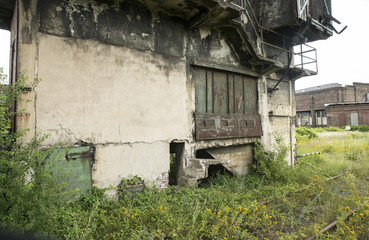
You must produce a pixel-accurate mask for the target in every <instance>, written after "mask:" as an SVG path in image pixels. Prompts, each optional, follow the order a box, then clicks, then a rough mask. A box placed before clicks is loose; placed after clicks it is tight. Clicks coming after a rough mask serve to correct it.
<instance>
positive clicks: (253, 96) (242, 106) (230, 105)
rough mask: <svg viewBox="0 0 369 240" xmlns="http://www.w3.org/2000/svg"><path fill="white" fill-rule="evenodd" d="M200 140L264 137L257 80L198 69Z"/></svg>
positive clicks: (197, 122)
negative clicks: (259, 110)
mask: <svg viewBox="0 0 369 240" xmlns="http://www.w3.org/2000/svg"><path fill="white" fill-rule="evenodd" d="M193 79H194V81H195V107H196V109H195V112H196V113H195V117H196V139H198V140H201V139H219V138H235V137H254V136H261V135H262V131H261V123H260V116H259V115H258V94H257V80H256V79H255V78H251V77H248V76H246V75H242V74H238V73H233V72H227V71H220V70H215V69H209V68H202V67H195V68H194V73H193Z"/></svg>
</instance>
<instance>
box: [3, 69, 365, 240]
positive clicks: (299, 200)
mask: <svg viewBox="0 0 369 240" xmlns="http://www.w3.org/2000/svg"><path fill="white" fill-rule="evenodd" d="M0 76H1V72H0ZM11 89H12V88H9V90H11ZM20 91H21V86H18V89H15V90H14V93H13V94H12V95H13V99H12V101H14V99H16V97H17V94H18V93H19V92H20ZM7 100H11V99H10V98H7ZM10 105H11V101H10V102H9V104H8V106H10ZM1 113H2V115H1V126H0V130H1V132H2V133H3V135H2V136H1V138H0V140H1V141H0V143H1V145H0V146H1V148H0V150H1V155H0V161H1V165H0V183H1V184H0V193H1V194H0V206H1V209H0V223H1V225H2V226H5V227H6V228H7V229H16V230H17V231H18V232H22V231H24V232H25V233H33V234H36V235H42V236H43V237H45V238H55V239H305V238H308V237H312V236H315V235H317V234H320V233H321V229H323V227H324V226H326V225H328V224H329V223H331V222H333V221H336V222H337V227H336V228H335V229H333V230H332V231H330V232H327V233H325V234H324V235H323V236H322V235H321V236H322V238H323V239H357V238H359V239H366V238H365V237H367V236H369V226H368V222H369V216H368V215H369V197H368V193H369V184H368V181H369V158H368V156H369V133H360V132H355V133H352V132H343V133H342V134H326V135H320V136H319V137H317V136H316V134H314V132H311V131H314V130H311V129H309V130H303V131H301V132H300V133H299V134H300V135H301V136H305V137H301V138H300V139H299V140H298V142H297V150H298V152H297V153H298V154H302V153H310V152H317V151H319V152H321V154H320V155H312V156H307V157H304V158H299V159H298V162H297V165H296V166H295V167H292V166H288V165H287V164H286V163H285V162H284V159H285V156H286V155H287V154H288V152H287V151H288V149H289V146H288V145H286V144H285V143H284V141H283V139H282V138H281V137H280V136H279V135H276V138H275V142H276V144H275V145H274V146H273V149H274V151H273V152H271V153H265V151H264V148H263V146H262V145H261V144H259V143H257V144H256V145H255V148H254V151H255V156H256V158H257V160H258V161H257V162H255V163H254V167H253V169H254V172H253V173H250V174H249V175H247V176H246V177H240V176H233V177H232V176H228V175H216V176H215V177H213V178H211V179H209V181H208V183H207V185H205V186H203V187H201V188H200V187H184V188H181V189H176V188H174V187H169V188H168V189H165V190H162V191H159V190H157V189H156V188H155V187H153V188H146V189H145V190H144V191H143V192H142V193H139V194H134V195H132V194H131V193H129V192H128V191H127V190H125V187H126V186H127V185H130V184H137V183H141V182H140V179H139V178H134V179H131V180H123V181H122V184H121V186H120V187H119V189H120V190H121V191H120V196H119V200H116V201H113V200H108V199H107V197H106V196H105V194H104V190H103V189H97V188H93V189H92V194H91V195H90V196H82V197H80V198H79V199H77V200H74V201H70V202H65V201H64V200H65V198H63V196H65V192H64V191H63V185H60V183H59V184H58V182H57V181H55V179H53V178H52V177H51V174H50V171H49V170H48V169H47V168H46V166H47V164H44V159H45V157H44V156H43V155H44V154H47V152H46V153H45V151H40V150H39V149H38V144H39V143H40V141H42V139H39V140H37V139H35V141H33V142H31V143H30V144H28V145H22V141H21V139H22V133H21V132H19V133H16V134H15V135H12V134H8V133H9V129H10V122H9V117H11V116H5V115H4V114H7V111H2V112H1ZM13 114H14V113H13ZM5 133H6V134H5ZM306 136H307V137H306ZM30 168H31V169H33V170H34V172H33V173H32V172H31V173H28V171H29V170H30ZM27 174H31V179H30V180H27V181H26V180H25V179H26V178H25V177H26V176H27ZM337 175H338V176H337ZM334 176H337V177H334ZM332 177H333V178H332ZM357 207H359V209H358V210H357V211H356V212H354V211H353V209H356V208H357ZM350 214H352V216H351V217H350V218H349V219H347V217H348V216H349V215H350Z"/></svg>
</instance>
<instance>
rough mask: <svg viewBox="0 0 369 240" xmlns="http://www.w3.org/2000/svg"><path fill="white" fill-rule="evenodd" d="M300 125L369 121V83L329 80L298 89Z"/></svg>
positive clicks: (342, 124) (316, 125)
mask: <svg viewBox="0 0 369 240" xmlns="http://www.w3.org/2000/svg"><path fill="white" fill-rule="evenodd" d="M296 112H297V116H296V123H297V125H298V126H312V127H319V126H334V127H342V126H346V125H353V126H357V125H369V83H360V82H354V83H353V84H352V85H346V86H345V85H341V84H338V83H332V84H326V85H321V86H316V87H312V88H306V89H301V90H297V91H296Z"/></svg>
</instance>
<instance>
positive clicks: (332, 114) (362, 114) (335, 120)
mask: <svg viewBox="0 0 369 240" xmlns="http://www.w3.org/2000/svg"><path fill="white" fill-rule="evenodd" d="M326 111H327V118H328V119H327V120H328V126H335V127H341V126H342V124H340V114H341V115H344V116H345V118H346V122H347V125H351V116H350V114H351V113H358V122H359V125H369V119H368V118H369V103H360V104H347V105H333V106H327V107H326Z"/></svg>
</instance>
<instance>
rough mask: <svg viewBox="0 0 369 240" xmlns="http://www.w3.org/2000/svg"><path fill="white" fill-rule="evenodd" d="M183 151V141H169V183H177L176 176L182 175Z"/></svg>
mask: <svg viewBox="0 0 369 240" xmlns="http://www.w3.org/2000/svg"><path fill="white" fill-rule="evenodd" d="M183 152H184V143H174V142H172V143H170V155H169V157H170V159H169V160H170V167H169V185H171V186H173V185H177V184H178V178H179V177H180V176H181V175H183V169H182V166H183Z"/></svg>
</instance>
